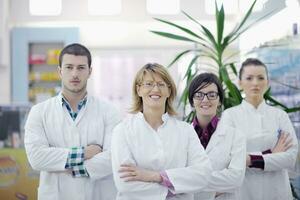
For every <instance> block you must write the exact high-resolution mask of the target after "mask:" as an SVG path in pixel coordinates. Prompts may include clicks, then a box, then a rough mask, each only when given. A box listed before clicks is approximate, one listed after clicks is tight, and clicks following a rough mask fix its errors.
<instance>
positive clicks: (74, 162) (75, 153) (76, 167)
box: [65, 147, 89, 178]
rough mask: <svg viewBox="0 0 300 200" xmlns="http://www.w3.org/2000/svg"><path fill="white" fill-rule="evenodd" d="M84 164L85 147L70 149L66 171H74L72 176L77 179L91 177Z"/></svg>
mask: <svg viewBox="0 0 300 200" xmlns="http://www.w3.org/2000/svg"><path fill="white" fill-rule="evenodd" d="M83 162H84V147H73V148H71V149H70V152H69V155H68V158H67V163H66V165H65V168H66V169H71V170H72V176H73V177H75V178H79V177H89V174H88V172H87V170H86V168H85V167H84V165H83Z"/></svg>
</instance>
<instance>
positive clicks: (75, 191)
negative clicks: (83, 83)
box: [24, 95, 120, 200]
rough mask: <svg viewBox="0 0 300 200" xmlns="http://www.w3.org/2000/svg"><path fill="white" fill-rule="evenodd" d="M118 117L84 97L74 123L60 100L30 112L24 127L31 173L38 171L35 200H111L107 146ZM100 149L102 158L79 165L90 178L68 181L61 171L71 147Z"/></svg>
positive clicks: (113, 190) (105, 105)
mask: <svg viewBox="0 0 300 200" xmlns="http://www.w3.org/2000/svg"><path fill="white" fill-rule="evenodd" d="M119 121H120V116H119V114H118V112H117V111H116V110H115V109H114V108H113V107H112V106H111V105H110V104H108V103H105V102H102V101H100V100H98V99H96V98H94V97H91V96H88V97H87V103H86V106H84V107H83V108H82V109H81V110H80V112H79V114H78V116H77V118H76V120H75V121H73V119H72V118H71V117H70V115H69V113H68V111H67V109H66V108H65V106H64V107H63V106H62V100H61V95H58V96H56V97H53V98H51V99H49V100H47V101H45V102H42V103H39V104H37V105H35V106H33V107H32V108H31V111H30V113H29V116H28V119H27V122H26V125H25V141H24V142H25V149H26V153H27V157H28V160H29V162H30V164H31V166H32V168H33V169H35V170H38V171H41V173H40V183H39V188H38V199H39V200H54V199H55V200H112V199H114V198H115V196H116V188H115V186H114V183H113V180H112V170H111V160H110V152H109V151H108V150H109V149H110V141H111V135H112V130H113V128H114V126H115V125H116V124H117V123H118V122H119ZM95 143H97V144H100V145H103V152H102V153H99V154H97V155H96V156H94V157H93V158H92V159H89V160H86V161H85V162H84V165H85V167H86V169H87V171H88V173H89V176H90V177H89V178H87V177H85V178H82V177H81V178H73V177H72V175H71V174H70V173H69V172H67V171H66V170H65V165H66V161H67V157H68V153H69V149H70V148H71V147H78V146H86V145H88V144H95Z"/></svg>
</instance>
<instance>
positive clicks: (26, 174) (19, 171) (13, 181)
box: [0, 149, 39, 200]
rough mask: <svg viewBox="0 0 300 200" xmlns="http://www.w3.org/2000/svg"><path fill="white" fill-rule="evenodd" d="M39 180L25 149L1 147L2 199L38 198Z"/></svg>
mask: <svg viewBox="0 0 300 200" xmlns="http://www.w3.org/2000/svg"><path fill="white" fill-rule="evenodd" d="M38 180H39V173H38V172H37V171H34V170H33V169H32V168H31V167H30V165H29V163H28V160H27V157H26V153H25V150H24V149H0V199H3V200H16V199H17V200H35V199H37V187H38Z"/></svg>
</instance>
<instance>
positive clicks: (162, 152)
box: [111, 113, 211, 200]
mask: <svg viewBox="0 0 300 200" xmlns="http://www.w3.org/2000/svg"><path fill="white" fill-rule="evenodd" d="M162 120H163V121H164V122H163V124H162V125H161V126H160V127H159V128H158V130H157V131H155V130H154V129H152V128H151V126H150V125H149V124H148V123H147V122H146V121H145V119H144V116H143V114H142V113H137V114H134V115H130V116H129V117H128V118H126V119H125V120H123V122H121V123H120V124H119V125H118V126H117V127H116V128H115V129H114V131H113V138H112V147H111V151H112V166H113V174H114V180H115V183H116V186H117V189H118V195H117V200H141V199H143V200H165V199H166V196H167V193H168V189H167V188H166V187H165V186H162V185H160V184H158V183H147V182H140V181H135V182H124V181H123V180H122V179H120V177H119V176H120V174H119V173H118V170H119V168H120V165H121V164H135V165H137V166H139V167H141V168H146V169H149V170H155V171H166V173H167V175H168V177H169V180H170V181H171V183H172V184H173V186H174V190H173V191H172V192H173V193H175V194H177V195H176V196H175V197H173V198H170V199H172V200H175V199H177V200H193V199H194V197H193V194H192V192H195V191H199V190H201V189H203V188H204V187H205V186H206V185H207V182H208V179H209V177H210V173H211V165H210V162H209V159H208V157H207V155H206V153H205V151H204V149H203V147H202V145H201V144H200V141H199V139H198V138H197V134H196V132H195V131H194V129H193V127H192V126H191V125H190V124H187V123H185V122H182V121H179V120H177V119H175V118H174V117H171V116H169V115H168V114H164V115H163V117H162ZM188 193H189V194H188Z"/></svg>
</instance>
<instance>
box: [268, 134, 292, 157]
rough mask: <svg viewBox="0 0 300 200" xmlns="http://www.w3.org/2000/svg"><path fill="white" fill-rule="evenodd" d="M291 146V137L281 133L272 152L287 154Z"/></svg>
mask: <svg viewBox="0 0 300 200" xmlns="http://www.w3.org/2000/svg"><path fill="white" fill-rule="evenodd" d="M291 146H293V140H292V138H291V137H289V134H288V133H284V132H281V134H280V137H279V138H278V141H277V143H276V145H275V146H274V148H273V149H272V150H271V151H272V153H279V152H285V151H286V150H288V149H289V148H290V147H291Z"/></svg>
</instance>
